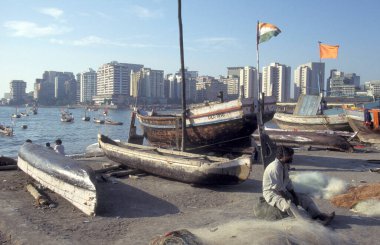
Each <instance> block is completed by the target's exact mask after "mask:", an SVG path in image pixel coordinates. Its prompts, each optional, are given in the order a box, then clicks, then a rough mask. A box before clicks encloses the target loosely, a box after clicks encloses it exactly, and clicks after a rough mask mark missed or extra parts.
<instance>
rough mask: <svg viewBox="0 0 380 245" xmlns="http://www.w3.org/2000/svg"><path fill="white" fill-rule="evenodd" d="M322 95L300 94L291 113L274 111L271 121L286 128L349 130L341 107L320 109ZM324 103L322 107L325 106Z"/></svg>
mask: <svg viewBox="0 0 380 245" xmlns="http://www.w3.org/2000/svg"><path fill="white" fill-rule="evenodd" d="M321 101H322V97H321V96H315V95H301V96H300V97H299V98H298V102H297V105H296V108H295V110H294V112H293V113H292V114H288V113H280V112H276V114H275V115H274V117H273V121H274V122H275V123H276V124H277V125H278V127H279V128H281V129H286V130H337V131H350V130H351V128H350V126H349V125H348V121H347V118H346V116H345V113H344V111H343V110H342V109H340V108H339V109H321V107H322V104H324V103H322V102H321ZM325 106H326V105H324V106H323V107H325Z"/></svg>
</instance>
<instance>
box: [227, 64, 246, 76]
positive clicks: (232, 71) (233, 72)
mask: <svg viewBox="0 0 380 245" xmlns="http://www.w3.org/2000/svg"><path fill="white" fill-rule="evenodd" d="M241 69H244V67H242V66H236V67H227V78H236V77H237V78H239V77H240V70H241Z"/></svg>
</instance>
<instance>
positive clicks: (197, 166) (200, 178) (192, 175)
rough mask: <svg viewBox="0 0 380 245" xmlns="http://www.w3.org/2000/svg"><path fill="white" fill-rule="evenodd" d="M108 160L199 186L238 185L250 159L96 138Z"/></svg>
mask: <svg viewBox="0 0 380 245" xmlns="http://www.w3.org/2000/svg"><path fill="white" fill-rule="evenodd" d="M98 142H99V146H100V147H101V148H102V149H103V151H104V153H105V154H106V156H107V157H108V158H110V159H111V160H113V161H116V162H119V163H121V164H124V165H126V166H128V167H130V168H136V169H140V170H142V171H145V172H147V173H151V174H154V175H158V176H161V177H164V178H169V179H173V180H178V181H181V182H185V183H192V184H201V185H221V184H239V183H241V182H243V181H245V180H246V179H247V178H248V177H249V175H250V171H251V158H250V156H247V155H245V156H243V157H240V158H236V159H233V160H230V159H227V158H220V157H209V156H205V155H200V154H192V153H186V152H179V151H173V150H166V149H161V148H157V147H151V146H143V145H136V144H130V143H119V142H115V141H113V140H111V139H110V138H108V137H106V136H104V135H98Z"/></svg>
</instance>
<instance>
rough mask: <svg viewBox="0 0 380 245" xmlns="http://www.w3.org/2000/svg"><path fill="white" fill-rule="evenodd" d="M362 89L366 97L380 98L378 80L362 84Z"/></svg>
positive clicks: (379, 81) (379, 83) (379, 82)
mask: <svg viewBox="0 0 380 245" xmlns="http://www.w3.org/2000/svg"><path fill="white" fill-rule="evenodd" d="M364 88H365V90H367V95H368V96H372V97H375V98H379V97H380V80H373V81H368V82H365V83H364Z"/></svg>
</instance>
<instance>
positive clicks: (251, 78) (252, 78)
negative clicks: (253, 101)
mask: <svg viewBox="0 0 380 245" xmlns="http://www.w3.org/2000/svg"><path fill="white" fill-rule="evenodd" d="M239 83H240V86H243V91H244V97H245V98H257V95H258V91H259V83H258V81H257V70H256V68H255V67H251V66H245V67H244V68H243V69H240V76H239Z"/></svg>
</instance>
